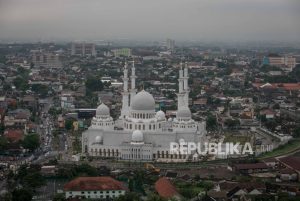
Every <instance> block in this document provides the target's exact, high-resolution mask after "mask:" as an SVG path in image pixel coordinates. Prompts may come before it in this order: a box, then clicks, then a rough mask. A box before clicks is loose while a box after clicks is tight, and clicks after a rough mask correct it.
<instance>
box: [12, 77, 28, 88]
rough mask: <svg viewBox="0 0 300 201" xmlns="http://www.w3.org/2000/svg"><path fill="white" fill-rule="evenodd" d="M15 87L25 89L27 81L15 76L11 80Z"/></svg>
mask: <svg viewBox="0 0 300 201" xmlns="http://www.w3.org/2000/svg"><path fill="white" fill-rule="evenodd" d="M13 83H14V85H15V87H16V89H18V90H22V91H25V90H27V89H28V83H27V81H26V79H24V78H22V77H16V78H15V79H14V81H13Z"/></svg>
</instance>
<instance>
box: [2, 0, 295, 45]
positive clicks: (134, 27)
mask: <svg viewBox="0 0 300 201" xmlns="http://www.w3.org/2000/svg"><path fill="white" fill-rule="evenodd" d="M120 38H125V39H137V40H144V39H145V40H164V39H165V38H173V39H176V40H197V41H213V40H219V41H226V40H227V41H228V40H231V41H251V40H259V41H263V40H275V41H300V0H0V39H16V40H20V39H22V40H24V39H25V40H43V39H44V40H55V39H59V40H68V41H70V40H101V39H120Z"/></svg>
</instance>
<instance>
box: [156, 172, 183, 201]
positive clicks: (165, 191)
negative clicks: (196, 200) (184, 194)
mask: <svg viewBox="0 0 300 201" xmlns="http://www.w3.org/2000/svg"><path fill="white" fill-rule="evenodd" d="M154 187H155V190H156V192H157V193H158V195H159V196H160V197H162V198H164V199H167V200H170V199H176V200H180V199H181V195H180V194H179V192H178V190H177V189H176V187H175V186H174V185H173V184H172V183H171V181H170V180H169V179H167V178H166V177H161V178H159V179H158V180H157V181H156V182H155V185H154Z"/></svg>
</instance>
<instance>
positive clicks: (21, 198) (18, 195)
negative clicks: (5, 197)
mask: <svg viewBox="0 0 300 201" xmlns="http://www.w3.org/2000/svg"><path fill="white" fill-rule="evenodd" d="M31 200H32V193H31V192H30V191H29V190H28V189H25V188H21V189H15V190H14V191H13V192H12V201H31Z"/></svg>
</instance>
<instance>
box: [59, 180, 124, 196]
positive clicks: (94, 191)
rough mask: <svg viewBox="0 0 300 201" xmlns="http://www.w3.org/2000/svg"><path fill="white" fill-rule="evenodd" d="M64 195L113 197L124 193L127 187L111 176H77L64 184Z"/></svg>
mask: <svg viewBox="0 0 300 201" xmlns="http://www.w3.org/2000/svg"><path fill="white" fill-rule="evenodd" d="M64 191H65V197H66V199H70V198H79V199H80V198H83V199H113V198H117V197H119V196H120V195H124V194H125V192H126V191H127V188H126V187H125V186H124V184H123V183H122V182H119V181H117V180H115V179H113V178H111V177H78V178H76V179H73V180H72V181H70V182H68V183H67V184H65V185H64Z"/></svg>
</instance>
